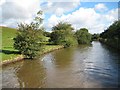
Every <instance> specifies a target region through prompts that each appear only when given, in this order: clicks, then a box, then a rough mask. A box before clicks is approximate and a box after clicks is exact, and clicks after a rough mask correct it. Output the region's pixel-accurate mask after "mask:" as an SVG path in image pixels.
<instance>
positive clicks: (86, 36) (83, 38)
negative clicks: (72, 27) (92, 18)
mask: <svg viewBox="0 0 120 90" xmlns="http://www.w3.org/2000/svg"><path fill="white" fill-rule="evenodd" d="M75 36H76V38H77V41H78V43H79V44H90V43H91V37H92V35H91V34H90V33H89V32H88V30H87V29H85V28H82V29H80V30H78V31H76V33H75Z"/></svg>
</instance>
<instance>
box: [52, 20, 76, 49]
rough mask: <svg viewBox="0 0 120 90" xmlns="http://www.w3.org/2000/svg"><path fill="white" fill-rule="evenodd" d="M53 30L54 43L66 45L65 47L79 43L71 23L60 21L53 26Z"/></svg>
mask: <svg viewBox="0 0 120 90" xmlns="http://www.w3.org/2000/svg"><path fill="white" fill-rule="evenodd" d="M52 31H53V32H52V33H51V35H50V41H51V42H53V44H57V45H64V47H70V46H73V45H76V44H77V41H76V39H75V37H74V33H73V27H72V25H71V24H69V23H67V22H60V23H58V24H57V25H56V26H54V27H53V28H52Z"/></svg>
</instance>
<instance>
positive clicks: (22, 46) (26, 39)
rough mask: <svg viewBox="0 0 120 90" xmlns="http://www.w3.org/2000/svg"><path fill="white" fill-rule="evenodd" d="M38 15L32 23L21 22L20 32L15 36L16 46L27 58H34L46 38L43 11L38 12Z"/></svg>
mask: <svg viewBox="0 0 120 90" xmlns="http://www.w3.org/2000/svg"><path fill="white" fill-rule="evenodd" d="M37 14H38V16H37V17H36V18H35V21H34V22H31V23H30V24H22V23H21V24H19V25H18V33H17V36H16V38H14V47H15V49H17V50H19V51H20V52H21V53H22V54H23V55H24V56H25V57H26V58H34V57H36V56H37V55H38V53H39V51H40V49H41V46H42V44H41V42H42V41H43V40H44V36H43V31H42V30H43V28H42V27H40V25H41V23H42V20H43V19H42V18H41V17H40V16H41V15H42V12H41V11H40V12H38V13H37Z"/></svg>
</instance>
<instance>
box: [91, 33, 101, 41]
mask: <svg viewBox="0 0 120 90" xmlns="http://www.w3.org/2000/svg"><path fill="white" fill-rule="evenodd" d="M99 38H100V34H93V35H92V40H99Z"/></svg>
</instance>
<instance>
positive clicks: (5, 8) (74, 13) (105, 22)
mask: <svg viewBox="0 0 120 90" xmlns="http://www.w3.org/2000/svg"><path fill="white" fill-rule="evenodd" d="M26 3H27V4H26ZM39 10H42V11H43V12H44V15H43V17H44V23H43V26H44V27H45V29H46V31H51V28H52V27H53V26H54V25H56V24H57V23H58V22H60V21H63V22H69V23H71V24H72V25H73V27H74V28H75V30H78V29H80V28H83V27H85V28H87V29H88V30H89V32H90V33H101V32H103V31H104V30H105V29H106V28H107V27H108V26H109V25H110V24H112V23H113V22H114V21H115V20H117V19H118V0H66V1H65V0H59V1H58V0H2V1H1V2H0V12H1V14H0V18H2V19H1V20H0V25H3V26H8V27H17V23H20V22H25V23H30V22H31V21H32V20H33V18H34V17H35V15H36V13H37V11H39Z"/></svg>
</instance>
